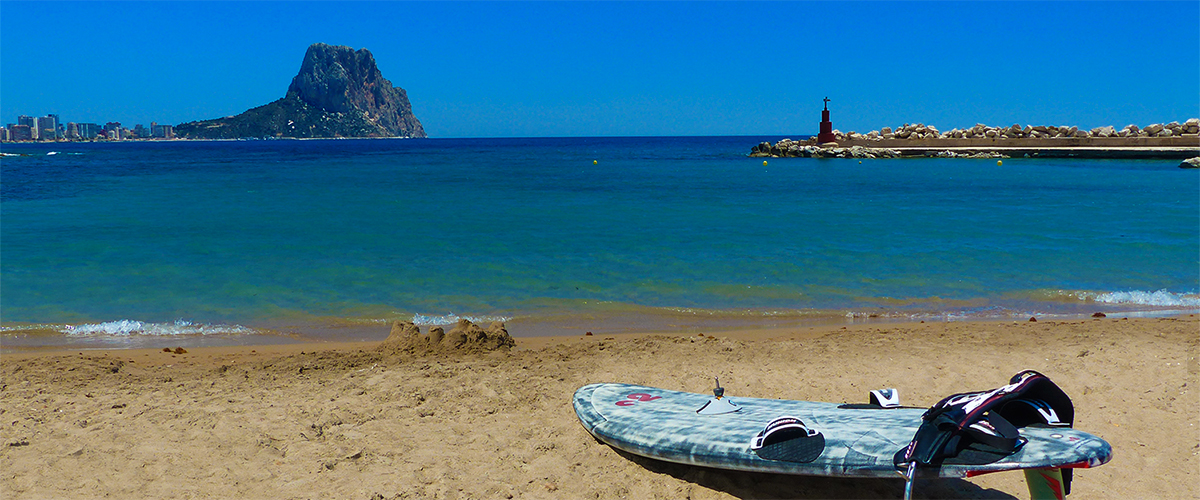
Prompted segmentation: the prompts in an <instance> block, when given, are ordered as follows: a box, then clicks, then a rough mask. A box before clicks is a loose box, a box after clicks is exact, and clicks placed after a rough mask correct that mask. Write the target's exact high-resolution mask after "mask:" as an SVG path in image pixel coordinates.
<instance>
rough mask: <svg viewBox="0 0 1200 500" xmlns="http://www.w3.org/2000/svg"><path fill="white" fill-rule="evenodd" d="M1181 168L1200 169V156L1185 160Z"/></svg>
mask: <svg viewBox="0 0 1200 500" xmlns="http://www.w3.org/2000/svg"><path fill="white" fill-rule="evenodd" d="M1179 168H1200V156H1197V157H1195V158H1188V159H1186V160H1183V161H1182V162H1180V163H1179Z"/></svg>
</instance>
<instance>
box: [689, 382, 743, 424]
mask: <svg viewBox="0 0 1200 500" xmlns="http://www.w3.org/2000/svg"><path fill="white" fill-rule="evenodd" d="M714 378H716V380H717V387H716V388H714V389H713V398H712V399H710V400H708V402H707V403H704V406H701V407H700V409H698V410H696V413H698V414H700V415H724V414H726V413H733V412H735V411H741V408H739V407H738V405H735V404H733V402H732V401H730V400H728V399H725V388H724V387H721V378H720V377H714Z"/></svg>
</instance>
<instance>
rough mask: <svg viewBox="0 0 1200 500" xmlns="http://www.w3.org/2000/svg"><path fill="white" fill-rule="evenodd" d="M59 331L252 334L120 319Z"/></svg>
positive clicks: (225, 327) (226, 327) (185, 323)
mask: <svg viewBox="0 0 1200 500" xmlns="http://www.w3.org/2000/svg"><path fill="white" fill-rule="evenodd" d="M59 331H61V332H62V333H65V334H67V335H71V336H78V337H91V336H113V337H128V336H134V335H148V336H170V335H250V334H253V333H254V330H253V329H250V328H246V327H244V326H241V325H210V324H203V323H200V324H197V323H192V322H191V321H184V320H177V321H175V322H174V323H146V322H142V321H135V320H128V319H122V320H119V321H106V322H104V323H87V324H82V325H65V326H63V327H62V328H61V329H60V330H59Z"/></svg>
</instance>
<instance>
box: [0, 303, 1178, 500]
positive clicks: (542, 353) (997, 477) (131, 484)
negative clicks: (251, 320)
mask: <svg viewBox="0 0 1200 500" xmlns="http://www.w3.org/2000/svg"><path fill="white" fill-rule="evenodd" d="M516 340H517V346H516V347H515V348H512V349H505V350H497V351H486V352H483V351H475V352H458V351H454V350H449V349H413V348H408V349H405V348H398V347H396V346H391V347H381V344H380V343H378V342H372V343H343V344H290V345H271V346H242V347H212V348H193V349H187V352H180V353H176V352H174V351H172V352H163V351H162V350H161V349H157V350H113V351H82V352H80V351H69V352H40V353H21V354H5V355H3V356H0V373H2V374H3V380H0V474H2V476H0V477H3V480H2V481H0V497H3V498H6V499H12V498H99V497H117V498H137V497H154V498H362V499H371V498H384V499H393V498H513V497H515V498H664V499H665V498H672V499H674V498H693V499H707V498H900V497H901V495H902V490H903V482H902V481H901V480H899V479H896V480H862V479H836V478H818V477H797V476H780V475H769V474H754V473H741V472H729V471H720V470H713V469H704V468H697V467H689V466H682V465H674V464H667V463H662V462H656V461H653V460H648V459H643V458H639V457H634V456H630V455H626V454H623V453H619V452H616V451H614V450H613V449H612V448H610V447H608V446H606V445H603V444H601V443H599V442H597V441H596V440H594V439H592V438H591V437H590V436H589V435H588V433H587V432H586V431H585V430H584V429H583V427H582V426H581V425H579V422H578V420H577V419H576V417H575V414H574V411H573V410H572V407H571V395H572V393H573V392H574V391H575V389H577V388H578V387H580V386H582V385H585V384H587V383H592V382H626V383H635V384H645V385H652V386H657V387H663V388H667V389H674V390H685V391H692V392H707V391H708V390H710V389H711V385H712V377H713V376H720V377H721V382H722V385H724V386H725V387H726V390H727V394H729V395H730V396H734V397H736V396H743V397H767V398H784V399H807V400H822V401H834V402H843V401H845V402H863V401H865V400H866V399H867V392H868V391H869V390H870V389H875V388H884V387H896V388H899V389H900V391H901V395H902V397H903V400H904V402H905V404H909V405H917V406H928V405H931V404H933V403H935V402H937V401H938V400H939V399H941V398H942V397H944V396H946V395H949V394H951V393H955V392H964V391H971V390H981V389H989V388H993V387H998V386H1000V385H1003V384H1004V383H1006V382H1007V380H1008V378H1009V377H1010V376H1011V375H1013V374H1014V373H1016V372H1018V371H1020V370H1022V369H1026V368H1029V369H1035V370H1038V371H1041V372H1042V373H1045V374H1046V375H1048V376H1049V377H1050V378H1052V379H1053V380H1054V381H1055V382H1056V383H1058V384H1059V385H1060V386H1061V387H1062V388H1063V389H1064V390H1065V391H1066V392H1067V394H1069V395H1070V396H1071V398H1072V399H1073V401H1074V403H1075V407H1076V427H1077V428H1079V429H1081V430H1084V431H1087V432H1090V433H1093V434H1097V435H1099V436H1101V437H1103V438H1104V439H1106V440H1108V441H1109V442H1110V443H1111V444H1112V445H1113V449H1114V458H1113V461H1112V462H1110V463H1109V464H1106V465H1104V466H1101V467H1099V468H1096V469H1089V470H1080V471H1077V472H1076V475H1075V477H1076V480H1075V483H1074V492H1073V494H1072V495H1071V498H1079V499H1105V498H1113V499H1116V498H1196V497H1197V496H1198V495H1200V488H1198V487H1197V483H1200V429H1198V428H1197V427H1198V425H1197V424H1198V423H1200V422H1198V420H1200V419H1197V417H1196V415H1197V412H1196V408H1197V403H1198V401H1197V392H1196V391H1195V387H1196V384H1197V383H1198V382H1200V364H1198V361H1197V354H1198V351H1200V319H1198V318H1196V317H1195V315H1189V316H1182V317H1175V318H1140V319H1139V318H1135V319H1123V318H1120V317H1109V318H1100V319H1086V320H1072V321H1045V320H1043V321H1039V322H951V323H942V322H938V323H902V324H865V325H854V326H846V327H841V326H828V327H812V328H786V329H775V330H746V331H738V332H721V333H713V334H712V336H711V338H710V336H708V335H697V334H692V335H641V334H620V335H597V336H591V337H587V336H579V337H569V338H567V337H542V338H518V339H516ZM915 496H916V497H917V498H1027V497H1028V493H1027V491H1026V489H1025V485H1024V481H1023V477H1022V475H1021V474H1019V473H1012V472H1010V473H999V474H991V475H985V476H981V477H977V478H972V479H969V480H938V481H921V482H918V484H917V491H916V495H915Z"/></svg>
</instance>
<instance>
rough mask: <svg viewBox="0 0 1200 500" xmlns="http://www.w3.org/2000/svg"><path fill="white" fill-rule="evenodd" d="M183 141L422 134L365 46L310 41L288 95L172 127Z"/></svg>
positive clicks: (405, 102) (399, 93) (403, 96)
mask: <svg viewBox="0 0 1200 500" xmlns="http://www.w3.org/2000/svg"><path fill="white" fill-rule="evenodd" d="M175 135H176V137H180V138H185V139H240V138H321V137H425V129H424V128H422V127H421V122H420V121H419V120H417V117H416V116H414V115H413V111H412V104H411V103H409V101H408V93H407V92H405V91H404V89H402V88H400V87H395V86H393V85H392V82H390V81H388V79H386V78H384V77H383V74H382V73H381V72H380V71H379V68H378V67H377V66H376V65H375V58H374V56H372V55H371V52H370V51H368V50H367V49H359V50H354V49H352V48H350V47H345V46H334V45H326V44H323V43H315V44H313V45H311V46H309V47H308V51H307V52H306V53H305V54H304V61H303V62H302V63H301V65H300V72H299V73H298V74H297V75H296V77H295V78H293V79H292V83H291V85H290V86H289V87H288V90H287V94H286V95H285V96H284V97H283V98H282V99H279V100H277V101H275V102H272V103H269V104H265V105H263V106H259V107H256V108H252V109H249V110H247V111H245V112H243V113H241V114H239V115H236V116H228V117H225V118H216V119H212V120H203V121H195V122H188V123H183V124H180V125H177V126H176V127H175Z"/></svg>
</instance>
